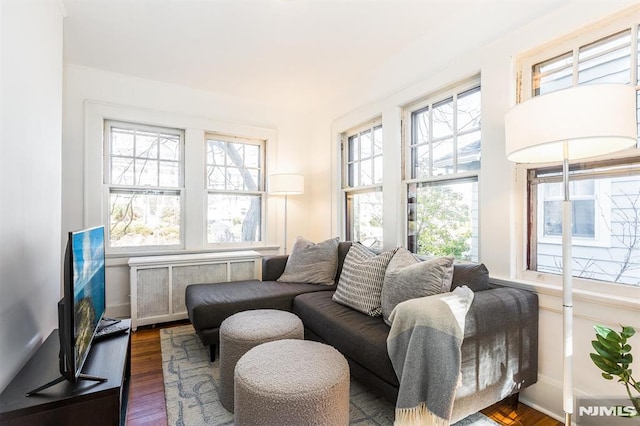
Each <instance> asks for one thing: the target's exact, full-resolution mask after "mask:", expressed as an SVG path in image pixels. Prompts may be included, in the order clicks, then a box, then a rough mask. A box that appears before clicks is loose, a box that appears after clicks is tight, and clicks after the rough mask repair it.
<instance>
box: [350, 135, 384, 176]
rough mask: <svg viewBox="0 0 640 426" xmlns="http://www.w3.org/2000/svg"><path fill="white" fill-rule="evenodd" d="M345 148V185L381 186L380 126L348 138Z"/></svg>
mask: <svg viewBox="0 0 640 426" xmlns="http://www.w3.org/2000/svg"><path fill="white" fill-rule="evenodd" d="M347 147H348V148H347V151H348V156H347V173H348V181H347V185H348V186H349V187H350V188H357V187H362V186H369V185H379V184H382V125H378V126H373V127H371V128H369V129H366V130H363V131H361V132H358V133H356V134H354V135H351V136H349V137H348V139H347Z"/></svg>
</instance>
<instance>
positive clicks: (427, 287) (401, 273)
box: [381, 248, 453, 325]
mask: <svg viewBox="0 0 640 426" xmlns="http://www.w3.org/2000/svg"><path fill="white" fill-rule="evenodd" d="M452 278H453V258H452V257H436V258H433V259H430V260H425V261H421V260H419V259H418V258H416V257H415V256H414V255H413V253H411V252H410V251H409V250H407V249H405V248H400V249H398V251H397V252H396V254H395V255H393V258H392V259H391V262H389V266H388V267H387V272H386V274H385V276H384V285H383V286H382V296H381V302H382V318H384V322H386V323H387V324H388V325H391V321H390V320H389V315H391V311H393V308H395V307H396V305H397V304H398V303H400V302H404V301H405V300H409V299H415V298H417V297H424V296H431V295H434V294H439V293H444V292H448V291H449V289H450V288H451V281H452Z"/></svg>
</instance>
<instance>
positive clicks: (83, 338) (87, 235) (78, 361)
mask: <svg viewBox="0 0 640 426" xmlns="http://www.w3.org/2000/svg"><path fill="white" fill-rule="evenodd" d="M70 239H71V257H72V259H73V260H72V265H73V275H72V277H73V336H74V354H73V355H74V366H75V371H74V373H75V375H76V376H77V375H78V374H79V373H80V371H81V370H82V366H83V364H84V362H85V360H86V358H87V355H88V353H89V349H90V348H91V340H92V339H93V335H94V334H95V332H96V329H97V327H98V324H99V323H100V320H101V319H102V315H103V314H104V310H105V258H104V227H102V226H100V227H97V228H91V229H86V230H82V231H76V232H71V233H70Z"/></svg>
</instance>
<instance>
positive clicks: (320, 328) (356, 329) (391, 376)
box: [293, 291, 398, 387]
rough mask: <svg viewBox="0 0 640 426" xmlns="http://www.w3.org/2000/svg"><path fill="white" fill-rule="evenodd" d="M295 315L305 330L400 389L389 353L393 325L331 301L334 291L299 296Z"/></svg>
mask: <svg viewBox="0 0 640 426" xmlns="http://www.w3.org/2000/svg"><path fill="white" fill-rule="evenodd" d="M293 313H294V314H296V315H298V317H300V319H301V320H302V322H303V324H304V325H305V328H307V329H308V330H309V331H311V332H312V333H313V334H315V335H316V336H318V337H319V338H320V339H322V340H324V341H325V342H327V343H329V344H331V345H332V346H334V347H335V348H336V349H338V350H339V351H340V352H341V353H342V354H343V355H344V356H346V357H347V358H349V359H351V360H352V361H355V362H356V363H358V364H359V365H361V366H362V367H363V368H366V369H367V370H368V371H370V372H372V373H373V374H375V375H377V376H378V377H380V378H382V379H383V380H385V381H386V382H388V383H390V384H392V385H393V386H395V387H397V386H398V378H397V377H396V373H395V371H394V370H393V365H391V360H390V359H389V355H388V353H387V336H388V334H389V326H388V325H386V324H385V323H384V321H383V320H382V318H381V317H370V316H367V315H363V314H361V313H360V312H357V311H355V310H353V309H351V308H348V307H346V306H342V305H340V304H338V303H335V302H334V301H332V300H331V292H328V291H321V292H315V293H306V294H302V295H300V296H296V298H295V299H294V300H293Z"/></svg>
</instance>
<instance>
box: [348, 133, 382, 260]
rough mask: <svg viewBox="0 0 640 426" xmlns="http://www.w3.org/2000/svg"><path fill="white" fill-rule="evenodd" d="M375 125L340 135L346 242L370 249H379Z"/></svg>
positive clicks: (379, 187)
mask: <svg viewBox="0 0 640 426" xmlns="http://www.w3.org/2000/svg"><path fill="white" fill-rule="evenodd" d="M379 123H380V120H375V121H373V122H370V123H367V124H366V125H363V126H360V127H358V128H357V129H354V130H351V131H349V132H347V133H345V134H344V135H343V136H344V139H345V142H343V157H344V158H343V164H344V171H345V173H344V177H343V184H342V187H343V190H344V194H345V201H346V203H345V205H346V221H345V222H346V239H347V240H351V241H360V242H361V243H363V244H364V245H367V246H369V247H371V248H374V249H382V125H381V124H379ZM345 144H346V146H345Z"/></svg>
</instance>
